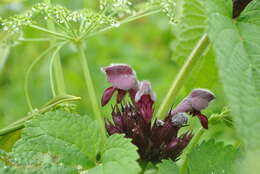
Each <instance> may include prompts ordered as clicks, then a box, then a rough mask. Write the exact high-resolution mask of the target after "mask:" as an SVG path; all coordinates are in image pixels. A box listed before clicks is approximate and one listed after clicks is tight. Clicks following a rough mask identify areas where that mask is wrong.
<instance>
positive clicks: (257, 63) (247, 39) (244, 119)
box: [209, 1, 260, 174]
mask: <svg viewBox="0 0 260 174" xmlns="http://www.w3.org/2000/svg"><path fill="white" fill-rule="evenodd" d="M259 12H260V5H259V1H258V2H257V1H253V2H252V3H251V4H249V6H248V7H247V8H246V9H245V10H244V12H242V14H241V16H240V17H239V18H238V21H234V20H232V19H230V18H228V17H226V16H223V15H221V14H220V13H214V14H212V15H211V17H210V20H209V21H210V32H209V34H210V38H211V41H212V42H213V44H214V48H215V51H216V54H217V59H218V65H219V75H220V78H221V80H222V82H223V87H224V91H225V93H226V96H227V99H228V101H229V103H230V108H231V113H232V115H233V119H234V121H235V128H236V130H237V135H238V137H239V138H240V139H241V140H242V141H243V144H244V145H245V147H246V148H245V149H246V153H245V154H244V155H245V157H243V160H241V161H242V162H241V164H239V165H237V166H236V168H237V173H241V174H244V173H259V171H260V168H259V167H258V165H256V163H255V161H259V160H260V158H259V155H256V154H259V151H260V148H259V147H260V135H259V133H258V132H257V131H256V130H259V129H260V122H259V115H260V108H259V106H260V93H259V91H260V39H259V37H258V36H259V35H260V25H259V24H260V18H259V15H260V13H259ZM252 154H253V155H252Z"/></svg>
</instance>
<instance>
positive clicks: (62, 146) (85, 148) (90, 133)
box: [13, 111, 100, 168]
mask: <svg viewBox="0 0 260 174" xmlns="http://www.w3.org/2000/svg"><path fill="white" fill-rule="evenodd" d="M99 150H100V135H99V130H98V126H97V124H96V122H95V121H93V120H91V119H90V118H89V117H88V116H80V115H77V114H71V113H67V112H61V111H56V112H49V113H46V114H44V115H39V116H36V117H35V118H34V119H33V120H31V121H28V122H27V123H26V125H25V129H24V131H23V134H22V138H21V140H19V141H18V142H17V143H16V144H15V145H14V148H13V154H14V156H15V159H16V161H15V162H18V163H21V164H35V163H37V158H38V157H39V156H42V155H44V154H48V153H51V155H52V156H53V158H57V160H58V162H61V163H64V164H65V165H81V166H83V167H87V168H89V167H93V166H94V165H95V162H96V155H97V153H98V152H99Z"/></svg>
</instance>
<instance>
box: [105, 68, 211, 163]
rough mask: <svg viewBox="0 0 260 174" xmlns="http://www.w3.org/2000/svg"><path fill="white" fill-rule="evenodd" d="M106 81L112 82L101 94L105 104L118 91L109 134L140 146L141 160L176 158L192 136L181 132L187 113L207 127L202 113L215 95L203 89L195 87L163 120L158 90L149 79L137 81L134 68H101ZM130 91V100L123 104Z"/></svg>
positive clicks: (186, 119)
mask: <svg viewBox="0 0 260 174" xmlns="http://www.w3.org/2000/svg"><path fill="white" fill-rule="evenodd" d="M102 71H103V72H104V73H105V74H106V76H107V80H108V81H109V82H110V83H111V84H112V86H111V87H109V88H107V89H106V90H105V91H104V93H103V96H102V99H101V105H102V106H105V105H106V104H107V103H108V102H109V101H110V100H111V98H112V96H113V95H114V94H115V93H116V102H117V104H115V106H113V107H112V119H113V122H112V121H109V120H108V121H106V129H107V132H108V134H109V135H112V134H116V133H117V134H125V136H126V137H128V138H131V139H132V142H133V143H134V144H135V145H136V146H137V147H138V152H139V154H140V157H141V159H143V160H148V161H152V162H159V161H161V160H162V159H169V158H170V159H172V160H177V159H178V157H179V155H180V154H181V152H182V151H183V149H184V148H185V147H186V146H187V145H188V143H189V142H190V140H191V138H192V136H193V135H192V133H191V132H186V133H184V134H182V135H178V132H179V130H180V129H181V128H182V127H184V126H186V124H187V121H188V114H191V115H193V116H197V117H198V118H199V120H200V122H201V124H202V126H203V127H204V128H206V129H207V128H208V119H207V117H206V116H204V115H203V114H202V113H201V110H203V109H205V108H206V107H207V106H208V104H209V102H210V101H212V100H213V99H214V98H215V96H214V94H213V93H212V92H210V91H208V90H204V89H194V90H193V91H192V92H191V93H190V95H189V96H187V97H186V98H185V99H184V100H183V101H182V102H181V103H180V104H179V105H178V106H177V107H176V108H175V109H171V110H170V111H169V113H168V115H167V116H166V118H165V119H164V120H155V122H154V123H152V118H153V113H154V107H153V105H154V102H155V101H156V96H155V93H154V92H153V90H152V88H151V84H150V82H149V81H146V80H144V81H138V80H137V79H136V74H135V72H134V70H132V68H131V67H130V66H128V65H125V64H115V65H111V66H108V67H104V68H102ZM126 94H129V96H130V99H131V102H130V103H126V104H122V100H123V99H124V97H125V96H126Z"/></svg>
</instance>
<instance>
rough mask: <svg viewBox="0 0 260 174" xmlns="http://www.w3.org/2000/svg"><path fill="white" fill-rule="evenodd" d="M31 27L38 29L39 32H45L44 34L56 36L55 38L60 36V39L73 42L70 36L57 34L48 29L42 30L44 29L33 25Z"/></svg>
mask: <svg viewBox="0 0 260 174" xmlns="http://www.w3.org/2000/svg"><path fill="white" fill-rule="evenodd" d="M30 27H31V28H34V29H37V30H40V31H43V32H45V33H49V34H52V35H54V36H58V37H59V38H61V39H65V38H66V39H67V40H72V38H71V37H69V36H67V35H65V34H61V33H57V32H54V31H51V30H48V29H46V28H42V27H40V26H37V25H33V24H31V25H30Z"/></svg>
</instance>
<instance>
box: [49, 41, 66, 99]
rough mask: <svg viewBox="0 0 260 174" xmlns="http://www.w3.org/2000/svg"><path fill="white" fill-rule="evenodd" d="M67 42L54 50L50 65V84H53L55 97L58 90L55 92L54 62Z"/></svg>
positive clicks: (52, 88) (52, 89)
mask: <svg viewBox="0 0 260 174" xmlns="http://www.w3.org/2000/svg"><path fill="white" fill-rule="evenodd" d="M66 43H67V42H64V43H62V44H61V45H60V46H58V47H57V48H56V50H55V51H54V52H53V54H52V57H51V61H50V67H49V71H50V84H51V91H52V95H53V97H55V96H56V92H55V85H54V80H53V64H54V61H55V58H56V57H57V54H58V52H59V51H60V49H61V48H62V47H63V46H64V45H65V44H66Z"/></svg>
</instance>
